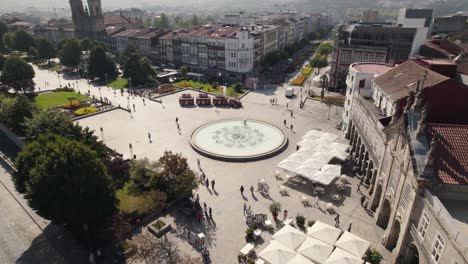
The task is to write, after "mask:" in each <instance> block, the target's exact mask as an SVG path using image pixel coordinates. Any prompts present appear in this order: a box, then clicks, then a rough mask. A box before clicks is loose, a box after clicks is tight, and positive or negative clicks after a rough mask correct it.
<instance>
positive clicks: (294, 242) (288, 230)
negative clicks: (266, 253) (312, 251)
mask: <svg viewBox="0 0 468 264" xmlns="http://www.w3.org/2000/svg"><path fill="white" fill-rule="evenodd" d="M306 238H307V235H306V234H304V233H302V232H301V231H299V230H297V229H296V228H294V227H292V226H290V225H285V226H284V227H283V228H281V229H280V230H279V231H278V232H276V233H275V234H274V235H273V239H275V240H276V241H278V242H280V243H282V244H283V245H285V246H287V247H289V248H290V249H293V250H296V249H297V248H298V247H299V246H300V245H301V244H302V242H304V240H305V239H306Z"/></svg>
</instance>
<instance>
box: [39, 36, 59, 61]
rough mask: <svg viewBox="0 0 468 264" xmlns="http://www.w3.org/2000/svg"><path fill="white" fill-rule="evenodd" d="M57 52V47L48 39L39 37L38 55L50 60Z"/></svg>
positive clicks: (40, 57)
mask: <svg viewBox="0 0 468 264" xmlns="http://www.w3.org/2000/svg"><path fill="white" fill-rule="evenodd" d="M55 54H56V52H55V49H54V47H53V46H52V44H50V42H49V41H48V40H46V39H39V40H38V41H37V57H38V58H39V59H44V60H50V59H52V58H53V57H54V56H55Z"/></svg>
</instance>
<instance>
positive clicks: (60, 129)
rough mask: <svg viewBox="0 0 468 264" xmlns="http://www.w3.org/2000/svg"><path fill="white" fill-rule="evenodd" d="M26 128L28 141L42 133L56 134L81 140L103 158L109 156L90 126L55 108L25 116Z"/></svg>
mask: <svg viewBox="0 0 468 264" xmlns="http://www.w3.org/2000/svg"><path fill="white" fill-rule="evenodd" d="M24 129H25V136H26V139H27V140H28V141H33V140H36V139H37V138H39V136H40V135H42V134H56V135H59V136H62V137H65V138H68V139H73V140H76V141H80V142H81V143H83V144H85V145H86V146H88V147H90V148H91V149H92V150H94V151H95V152H96V153H97V155H98V156H99V157H100V158H101V159H105V158H107V154H108V151H107V148H106V146H105V145H104V143H102V141H99V140H98V138H97V137H96V135H94V133H93V131H91V130H89V128H87V127H86V128H82V127H81V126H79V125H76V124H74V123H73V122H72V121H71V118H70V116H69V115H68V114H67V113H63V112H59V111H54V110H52V111H47V110H43V111H40V112H37V113H34V115H30V116H29V117H27V118H25V120H24Z"/></svg>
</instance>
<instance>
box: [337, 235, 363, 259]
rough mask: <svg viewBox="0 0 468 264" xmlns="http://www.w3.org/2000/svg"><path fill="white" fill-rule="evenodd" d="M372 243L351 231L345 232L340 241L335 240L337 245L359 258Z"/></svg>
mask: <svg viewBox="0 0 468 264" xmlns="http://www.w3.org/2000/svg"><path fill="white" fill-rule="evenodd" d="M370 245H371V243H370V242H369V241H367V240H364V239H362V238H360V237H358V236H356V235H354V234H352V233H350V232H345V233H344V234H343V235H342V236H341V237H340V239H338V241H336V242H335V246H336V247H338V248H341V249H343V250H345V251H347V252H349V253H351V254H353V255H354V256H356V257H358V258H362V257H363V256H364V254H365V253H366V252H367V250H368V249H369V247H370Z"/></svg>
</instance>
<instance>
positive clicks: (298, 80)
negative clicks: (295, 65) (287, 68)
mask: <svg viewBox="0 0 468 264" xmlns="http://www.w3.org/2000/svg"><path fill="white" fill-rule="evenodd" d="M306 78H307V75H299V76H298V77H296V79H294V80H293V81H292V82H291V84H292V85H302V84H303V83H304V82H305V80H306Z"/></svg>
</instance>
